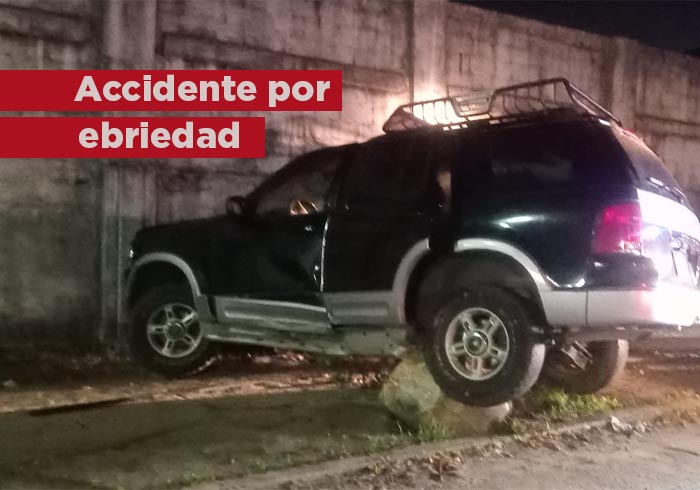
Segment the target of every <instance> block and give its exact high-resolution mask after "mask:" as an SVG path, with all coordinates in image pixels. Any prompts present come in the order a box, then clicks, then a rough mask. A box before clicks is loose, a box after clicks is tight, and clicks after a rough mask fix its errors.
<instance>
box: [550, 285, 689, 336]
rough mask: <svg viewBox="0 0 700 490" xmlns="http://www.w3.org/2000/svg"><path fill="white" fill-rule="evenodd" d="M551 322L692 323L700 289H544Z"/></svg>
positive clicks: (563, 324) (600, 325)
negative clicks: (546, 290) (547, 290)
mask: <svg viewBox="0 0 700 490" xmlns="http://www.w3.org/2000/svg"><path fill="white" fill-rule="evenodd" d="M541 298H542V305H543V307H544V312H545V315H546V317H547V321H548V323H549V324H550V325H553V326H561V327H592V328H604V327H626V326H637V327H648V326H657V325H658V326H659V327H662V326H671V327H678V326H680V327H689V326H691V325H694V324H696V322H697V320H698V317H700V290H697V289H693V288H688V287H684V286H678V285H673V284H665V283H664V284H660V285H659V286H658V287H656V288H655V289H651V290H641V289H632V290H629V289H599V290H589V291H549V292H543V293H541Z"/></svg>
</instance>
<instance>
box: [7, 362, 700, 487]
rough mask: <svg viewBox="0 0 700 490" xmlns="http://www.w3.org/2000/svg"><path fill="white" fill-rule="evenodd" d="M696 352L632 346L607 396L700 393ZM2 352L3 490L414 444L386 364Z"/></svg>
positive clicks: (204, 478) (659, 400) (195, 477)
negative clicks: (393, 404) (159, 365)
mask: <svg viewBox="0 0 700 490" xmlns="http://www.w3.org/2000/svg"><path fill="white" fill-rule="evenodd" d="M696 352H700V350H699V351H673V352H666V351H656V350H653V349H652V350H647V351H645V352H641V353H635V354H633V356H632V358H631V360H630V363H629V367H628V369H627V372H626V373H625V376H623V377H622V378H621V379H620V380H619V382H617V383H616V385H615V386H613V387H611V388H610V389H609V390H608V394H609V395H612V396H614V397H616V398H617V399H619V400H620V401H621V402H622V403H623V405H624V406H626V407H634V406H638V405H644V404H667V403H675V402H677V401H679V400H686V399H687V400H690V399H693V400H694V399H696V398H697V397H698V393H700V376H699V371H700V354H698V353H696ZM2 359H3V361H2V362H0V383H3V386H4V387H3V388H0V488H37V487H41V488H130V489H132V488H133V489H139V488H181V487H185V486H188V485H192V484H195V483H200V482H208V481H216V480H220V479H226V478H232V477H238V476H242V475H248V474H252V473H259V472H264V471H267V470H271V469H276V468H284V467H289V466H296V465H299V464H303V463H313V462H319V461H324V460H328V459H335V458H340V457H344V456H350V455H359V454H368V453H375V452H379V451H381V450H383V449H386V448H389V447H396V446H401V445H406V444H410V443H415V442H416V439H415V437H414V436H413V435H411V434H408V433H406V432H405V429H402V428H401V427H400V426H399V425H398V424H397V422H396V421H395V420H394V419H393V418H392V417H391V416H390V415H389V413H388V412H387V411H386V410H385V409H384V408H383V407H382V406H381V405H380V403H379V401H378V397H377V394H378V389H379V386H380V381H381V379H382V378H383V376H384V375H385V374H386V373H387V372H388V371H389V370H390V368H391V365H390V364H387V363H386V362H385V361H381V360H376V359H370V360H367V359H363V360H349V361H337V360H334V361H331V360H328V359H323V358H321V359H313V358H308V357H305V356H299V355H297V354H284V353H282V354H271V353H263V354H261V355H257V356H253V357H248V356H230V357H229V358H228V359H226V360H225V361H224V362H222V363H221V364H220V365H219V366H217V367H216V368H215V369H212V370H210V371H209V372H207V373H204V374H203V375H201V376H198V377H195V378H190V379H185V380H165V379H163V378H160V377H158V376H155V375H152V374H150V373H147V372H144V371H142V370H140V369H138V368H135V367H133V366H130V365H127V364H123V363H121V362H119V361H118V360H113V359H104V358H96V357H90V356H87V357H82V358H72V359H71V360H70V362H68V363H67V362H66V360H65V357H63V356H57V357H54V356H52V355H48V354H46V355H42V356H41V357H40V358H39V359H37V358H36V357H35V358H34V359H33V362H34V363H38V364H34V366H37V365H39V366H41V368H40V369H36V367H34V368H32V367H31V366H30V364H28V360H27V359H20V358H19V357H17V356H15V355H13V354H10V353H5V354H4V355H3V357H2Z"/></svg>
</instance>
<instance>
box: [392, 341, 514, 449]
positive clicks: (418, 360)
mask: <svg viewBox="0 0 700 490" xmlns="http://www.w3.org/2000/svg"><path fill="white" fill-rule="evenodd" d="M380 399H381V401H382V403H384V405H385V406H386V407H387V408H388V409H389V411H391V412H392V413H393V414H394V415H395V416H396V417H398V418H399V420H401V421H402V422H404V423H405V424H407V425H408V426H409V427H411V428H413V429H414V430H419V429H420V428H421V427H431V426H432V427H440V428H443V429H444V430H445V431H446V432H447V433H448V434H449V435H450V436H452V437H463V436H474V435H484V434H488V433H489V432H490V430H491V428H492V427H493V424H494V423H497V422H502V421H503V419H505V418H506V417H507V416H508V415H509V414H510V412H511V409H512V405H511V404H510V403H503V404H501V405H496V406H494V407H473V406H469V405H463V404H461V403H459V402H456V401H454V400H452V399H451V398H448V397H447V396H445V395H444V394H443V392H442V391H441V390H440V388H439V387H438V385H436V384H435V381H433V377H432V376H431V375H430V372H429V371H428V367H427V366H426V365H425V361H424V360H423V356H422V355H421V354H420V353H418V352H416V351H413V350H411V351H409V352H408V353H406V354H405V355H404V356H403V357H402V359H401V362H400V363H399V365H398V366H397V367H396V369H394V371H393V372H392V373H391V374H390V375H389V377H388V378H387V380H386V381H385V382H384V387H383V388H382V392H381V394H380Z"/></svg>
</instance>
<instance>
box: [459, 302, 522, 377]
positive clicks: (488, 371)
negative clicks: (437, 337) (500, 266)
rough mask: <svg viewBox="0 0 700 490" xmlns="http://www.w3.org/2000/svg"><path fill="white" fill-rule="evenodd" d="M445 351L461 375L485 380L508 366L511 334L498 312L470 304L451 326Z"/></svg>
mask: <svg viewBox="0 0 700 490" xmlns="http://www.w3.org/2000/svg"><path fill="white" fill-rule="evenodd" d="M445 351H446V352H447V358H448V359H449V361H450V364H451V365H452V367H453V368H454V369H455V370H456V371H457V372H458V373H459V374H460V375H461V376H463V377H465V378H467V379H468V380H470V381H485V380H487V379H490V378H492V377H494V376H496V375H497V374H498V373H499V372H500V371H501V369H503V366H505V364H506V361H507V360H508V354H509V353H510V338H509V337H508V331H507V330H506V327H505V325H504V324H503V321H502V320H501V319H500V318H499V317H498V316H497V315H496V314H495V313H494V312H492V311H490V310H487V309H486V308H467V309H466V310H464V311H462V312H460V313H459V314H457V316H455V317H454V319H453V320H452V321H451V322H450V324H449V326H448V327H447V334H446V335H445Z"/></svg>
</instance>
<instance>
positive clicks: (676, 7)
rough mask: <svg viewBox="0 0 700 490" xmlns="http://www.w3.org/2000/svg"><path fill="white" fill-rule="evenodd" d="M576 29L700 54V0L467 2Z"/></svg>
mask: <svg viewBox="0 0 700 490" xmlns="http://www.w3.org/2000/svg"><path fill="white" fill-rule="evenodd" d="M464 3H471V4H473V5H475V6H477V7H481V8H487V9H491V10H498V11H501V12H505V13H508V14H512V15H518V16H521V17H529V18H533V19H537V20H540V21H543V22H548V23H552V24H559V25H565V26H568V27H574V28H576V29H583V30H586V31H591V32H597V33H599V34H606V35H617V36H624V37H629V38H632V39H637V40H639V41H641V42H643V43H645V44H649V45H651V46H656V47H659V48H665V49H671V50H674V51H680V52H690V51H695V54H700V1H694V2H693V1H665V2H664V1H655V2H636V1H609V2H596V1H577V2H574V1H558V2H554V1H549V2H544V1H519V2H518V1H464Z"/></svg>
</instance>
